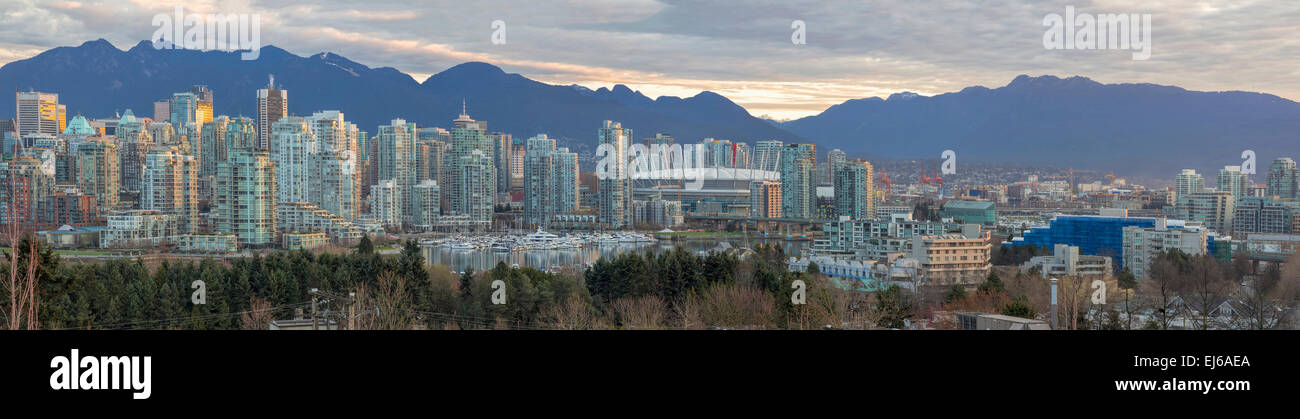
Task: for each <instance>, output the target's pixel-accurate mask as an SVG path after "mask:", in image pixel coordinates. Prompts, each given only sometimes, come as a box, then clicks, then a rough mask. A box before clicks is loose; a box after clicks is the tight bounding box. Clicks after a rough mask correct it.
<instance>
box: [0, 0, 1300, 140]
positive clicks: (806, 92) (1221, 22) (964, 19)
mask: <svg viewBox="0 0 1300 419" xmlns="http://www.w3.org/2000/svg"><path fill="white" fill-rule="evenodd" d="M5 2H6V3H8V4H6V7H5V9H6V11H5V13H4V14H3V16H0V62H8V61H12V60H15V59H21V58H23V57H27V56H30V55H32V54H34V53H35V52H38V51H42V50H45V49H48V48H51V47H56V46H62V45H77V44H80V43H81V42H84V41H86V40H90V39H97V38H106V39H108V40H110V41H112V42H114V44H116V45H119V46H123V45H127V46H129V45H134V44H135V43H136V42H138V41H139V40H142V39H148V38H149V36H150V35H151V34H152V32H153V29H154V28H153V27H152V26H151V24H150V22H151V17H152V16H153V15H154V14H156V13H171V12H172V10H173V9H174V7H175V6H177V5H183V6H184V7H185V10H186V11H187V12H193V13H204V14H206V13H260V14H261V18H262V40H263V43H267V44H274V45H277V46H279V47H281V48H285V49H287V50H289V51H292V52H294V53H298V54H301V55H307V54H314V53H318V52H324V51H328V52H335V53H338V54H340V55H344V56H347V57H349V58H351V59H353V60H356V61H358V62H362V63H365V64H367V65H371V66H389V67H395V68H397V69H399V70H402V71H404V72H407V73H409V74H412V75H414V76H415V77H416V78H417V80H423V79H424V78H426V77H427V76H428V75H430V74H434V73H437V72H439V71H442V70H443V69H446V68H448V67H450V66H453V65H456V64H459V63H461V62H464V61H487V62H491V63H494V64H497V65H500V66H502V67H504V68H505V69H506V70H507V71H511V72H518V73H521V74H524V75H525V76H528V77H530V78H534V79H537V80H541V81H545V82H549V83H555V84H571V83H577V84H582V85H585V86H587V87H590V88H599V87H605V86H610V85H613V84H620V83H621V84H626V85H628V86H631V87H632V88H634V89H637V90H641V91H642V92H644V93H646V94H647V95H650V96H652V97H653V96H657V95H674V96H691V95H694V94H695V93H698V92H699V91H702V90H710V91H715V92H718V93H720V94H723V95H725V96H727V97H729V98H731V99H732V100H734V101H735V102H737V103H738V104H740V105H741V106H744V107H746V108H747V109H748V110H749V111H750V112H751V113H753V114H755V115H760V114H768V115H772V116H776V117H797V116H803V115H809V114H814V113H816V112H818V111H820V110H822V109H825V108H826V107H829V106H831V105H834V104H838V103H840V102H842V101H844V100H847V99H855V98H861V97H864V96H887V95H889V94H891V93H897V92H901V91H912V92H918V93H922V94H938V93H942V92H947V91H955V90H959V89H961V88H963V87H966V86H970V85H984V86H990V87H994V86H1001V85H1003V84H1005V83H1007V82H1008V81H1010V80H1011V79H1012V78H1013V77H1015V76H1016V75H1018V74H1057V75H1061V76H1069V75H1084V76H1088V77H1091V78H1093V79H1096V80H1098V81H1101V82H1107V83H1115V82H1150V83H1160V84H1171V85H1178V86H1182V87H1186V88H1189V89H1194V90H1254V91H1264V92H1268V93H1273V94H1277V95H1280V96H1283V97H1288V98H1292V99H1300V81H1298V80H1300V77H1297V76H1300V74H1298V73H1300V65H1297V64H1300V38H1296V37H1295V36H1294V33H1293V32H1294V30H1293V28H1294V22H1295V21H1297V20H1300V3H1298V2H1288V1H1232V2H1229V1H1198V2H1192V3H1189V2H1187V1H1171V0H1157V1H1148V2H1143V3H1141V4H1137V5H1135V4H1132V2H1126V1H1120V0H1093V1H1068V2H1059V1H1058V2H1042V1H1032V0H988V1H976V0H965V1H962V0H954V1H945V2H916V1H907V0H876V1H866V2H852V3H850V2H839V1H836V2H825V1H811V0H809V1H791V0H756V1H747V2H743V3H742V2H737V1H678V0H663V1H652V0H591V1H578V0H574V1H566V2H550V1H543V2H537V1H499V2H492V3H488V4H484V3H470V2H439V3H437V4H412V2H409V1H397V0H382V1H367V2H357V1H355V0H349V1H342V0H324V1H322V0H310V1H308V0H289V1H276V2H266V1H233V2H231V1H218V0H205V1H185V2H180V1H153V0H131V1H129V2H126V3H123V2H121V1H103V0H80V1H65V2H53V3H49V2H36V1H32V0H5ZM1067 4H1069V5H1074V6H1075V7H1076V8H1077V9H1078V10H1079V11H1080V12H1081V13H1150V14H1151V15H1152V21H1153V36H1154V38H1155V39H1154V44H1153V45H1154V46H1153V53H1152V57H1151V59H1149V60H1147V61H1133V60H1131V59H1130V55H1129V53H1128V52H1127V51H1077V50H1046V49H1044V48H1043V47H1042V43H1041V40H1042V34H1043V31H1044V27H1043V26H1042V18H1043V16H1044V15H1045V14H1047V13H1064V9H1065V6H1066V5H1067ZM796 19H798V20H803V21H804V22H805V23H806V25H807V44H805V45H793V44H792V43H791V42H790V34H791V28H790V23H791V22H792V21H793V20H796ZM494 20H502V21H505V22H506V23H507V26H506V30H507V40H508V41H507V43H506V44H504V45H496V44H493V43H492V42H491V36H492V30H493V29H492V27H491V22H492V21H494Z"/></svg>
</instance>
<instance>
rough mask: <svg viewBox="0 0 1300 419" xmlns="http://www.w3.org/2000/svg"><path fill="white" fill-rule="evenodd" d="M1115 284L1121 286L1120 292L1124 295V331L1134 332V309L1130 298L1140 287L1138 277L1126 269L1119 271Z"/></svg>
mask: <svg viewBox="0 0 1300 419" xmlns="http://www.w3.org/2000/svg"><path fill="white" fill-rule="evenodd" d="M1115 282H1116V283H1117V284H1118V285H1119V289H1120V292H1122V293H1124V330H1133V308H1132V306H1130V305H1129V296H1130V295H1131V294H1133V290H1134V289H1135V288H1137V287H1138V280H1137V277H1136V276H1133V271H1131V270H1129V268H1128V267H1125V268H1124V269H1121V270H1120V271H1119V275H1118V276H1116V277H1115Z"/></svg>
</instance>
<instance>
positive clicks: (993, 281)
mask: <svg viewBox="0 0 1300 419" xmlns="http://www.w3.org/2000/svg"><path fill="white" fill-rule="evenodd" d="M979 290H980V292H990V291H999V292H1001V291H1006V285H1004V284H1003V283H1002V278H999V277H998V273H997V272H992V271H990V272H989V276H988V277H987V278H985V279H984V283H982V284H980V286H979Z"/></svg>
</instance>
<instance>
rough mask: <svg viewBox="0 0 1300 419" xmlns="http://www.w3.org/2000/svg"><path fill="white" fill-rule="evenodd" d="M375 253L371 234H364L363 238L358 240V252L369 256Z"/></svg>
mask: <svg viewBox="0 0 1300 419" xmlns="http://www.w3.org/2000/svg"><path fill="white" fill-rule="evenodd" d="M374 253H375V244H374V243H371V242H370V235H369V234H362V235H361V240H360V241H358V242H357V254H358V255H365V256H369V255H371V254H374Z"/></svg>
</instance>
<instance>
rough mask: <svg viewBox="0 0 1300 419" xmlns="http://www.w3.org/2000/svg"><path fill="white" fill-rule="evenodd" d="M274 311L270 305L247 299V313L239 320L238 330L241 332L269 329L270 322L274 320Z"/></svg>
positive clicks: (253, 298) (254, 297) (258, 300)
mask: <svg viewBox="0 0 1300 419" xmlns="http://www.w3.org/2000/svg"><path fill="white" fill-rule="evenodd" d="M274 316H275V311H274V310H273V309H272V308H271V303H270V302H268V301H266V300H263V299H261V298H257V297H256V296H253V297H249V302H248V311H246V312H244V315H243V316H241V317H240V319H239V328H240V329H241V330H267V328H269V327H270V324H271V320H272V319H274Z"/></svg>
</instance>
